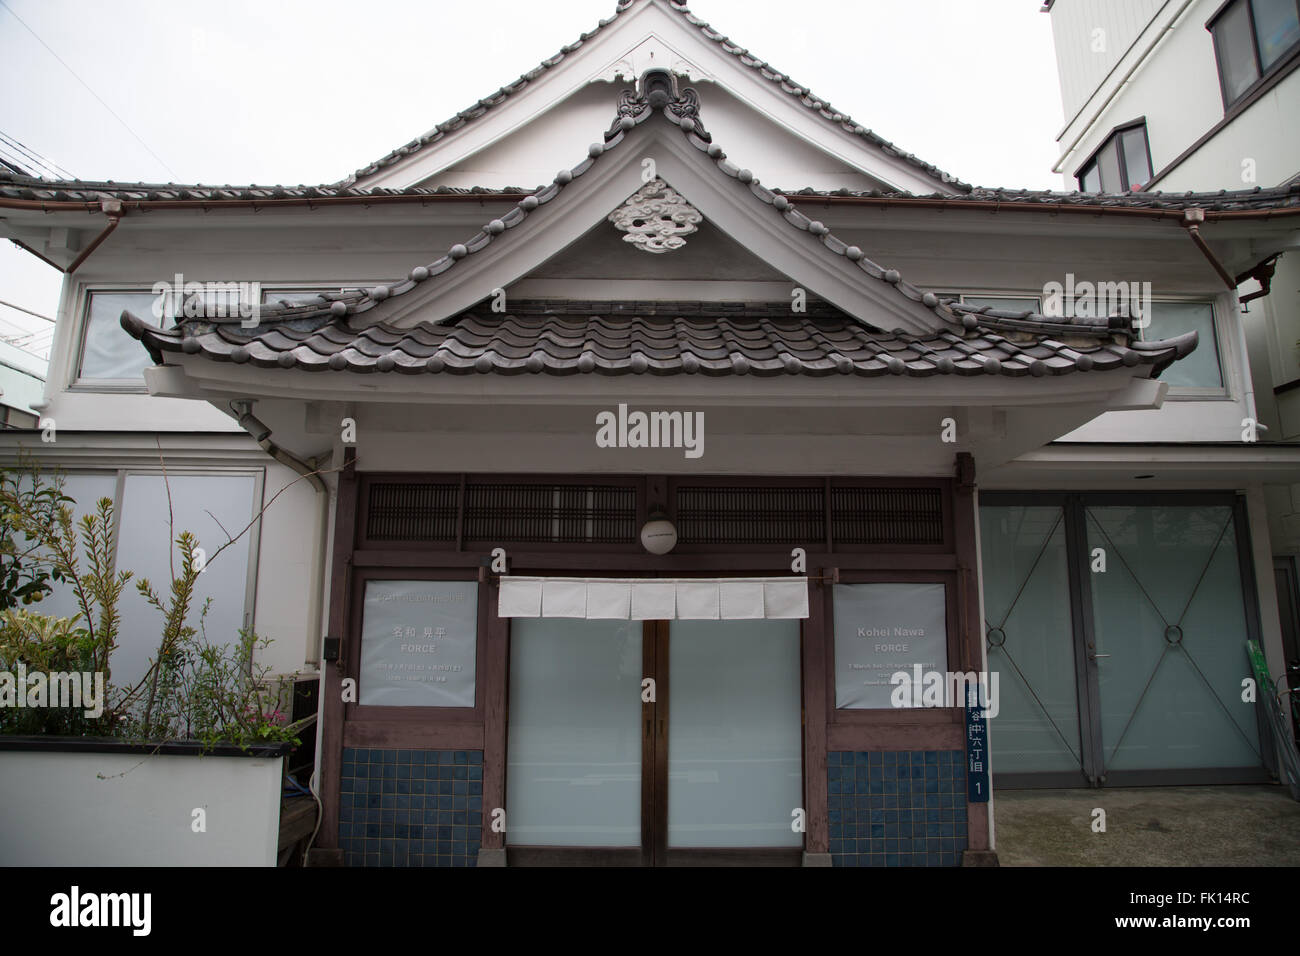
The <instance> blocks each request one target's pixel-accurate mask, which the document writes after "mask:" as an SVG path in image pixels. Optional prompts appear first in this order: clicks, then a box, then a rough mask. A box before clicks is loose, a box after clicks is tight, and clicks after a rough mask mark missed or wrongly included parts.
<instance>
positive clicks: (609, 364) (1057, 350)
mask: <svg viewBox="0 0 1300 956" xmlns="http://www.w3.org/2000/svg"><path fill="white" fill-rule="evenodd" d="M582 305H585V306H593V305H597V304H596V303H582ZM606 305H607V307H606V308H603V309H601V310H599V312H597V313H596V314H592V313H593V310H592V309H591V308H584V309H581V310H571V309H567V308H566V307H565V305H564V304H563V303H556V302H540V301H521V302H517V303H515V304H514V306H513V308H514V310H515V311H514V312H513V313H512V314H509V315H497V314H494V313H490V312H481V311H471V312H468V313H466V314H464V315H462V316H459V317H458V318H457V319H456V320H455V321H454V322H451V323H445V324H440V325H432V324H423V325H418V326H415V327H413V328H409V329H403V328H397V327H394V326H390V325H385V324H376V325H371V326H368V327H366V328H363V329H360V330H356V331H353V330H350V329H348V328H347V327H346V325H345V324H344V323H343V322H341V321H340V320H338V319H335V318H332V317H329V318H327V317H322V318H321V319H320V320H319V321H320V323H321V324H320V325H319V327H318V328H316V329H314V330H305V329H299V330H296V331H294V332H292V333H290V332H288V331H285V330H283V329H280V328H277V327H275V326H270V327H259V328H255V329H242V328H240V327H239V326H238V325H237V324H214V323H211V322H203V321H201V320H190V321H187V322H185V323H184V324H183V325H182V326H181V327H180V328H176V329H168V330H162V329H159V328H157V327H156V326H154V325H152V324H149V323H146V322H144V321H143V320H141V319H138V318H136V317H134V316H132V315H130V314H129V313H124V314H123V316H122V325H123V327H124V328H125V329H126V330H127V331H128V332H129V333H130V334H131V335H132V336H134V337H135V338H137V339H139V340H140V341H141V342H143V343H144V345H145V346H146V347H147V348H148V349H149V352H150V354H151V355H152V356H153V357H154V361H155V362H158V363H163V362H164V361H165V358H166V355H168V354H178V353H191V354H199V355H201V356H203V357H205V358H209V359H212V360H214V361H233V362H246V363H249V364H252V365H254V366H257V367H262V368H277V369H301V370H307V371H324V370H337V371H352V372H361V373H377V374H383V373H385V372H392V371H397V372H401V373H405V374H426V373H427V374H451V375H467V374H502V375H520V374H533V375H537V374H548V375H571V374H580V373H582V374H597V375H637V374H655V375H677V374H700V375H705V376H725V375H754V376H757V377H775V376H784V375H809V376H821V375H831V374H845V373H851V374H857V375H863V376H877V375H898V376H911V377H918V376H920V377H927V376H931V375H936V374H939V375H943V374H956V375H970V376H977V375H987V374H991V373H995V374H1001V375H1007V376H1025V375H1032V374H1034V373H1035V371H1036V370H1037V371H1038V373H1039V374H1042V373H1046V374H1053V375H1059V374H1068V373H1071V372H1076V371H1086V370H1088V369H1089V368H1091V369H1097V370H1107V369H1116V368H1119V367H1121V366H1135V365H1149V366H1153V367H1154V369H1153V373H1154V372H1158V371H1160V370H1161V369H1163V368H1165V367H1167V366H1168V365H1169V364H1171V363H1172V362H1173V361H1175V360H1176V359H1178V358H1181V357H1183V356H1185V355H1187V354H1188V353H1189V352H1191V350H1192V349H1193V348H1194V347H1195V345H1196V335H1195V333H1188V334H1187V335H1184V336H1181V337H1179V338H1177V339H1172V340H1169V341H1164V342H1131V341H1129V339H1128V336H1127V335H1126V334H1124V333H1123V332H1122V331H1117V330H1111V329H1105V328H1102V327H1099V326H1098V327H1093V328H1086V329H1077V330H1075V332H1074V334H1075V336H1076V337H1078V338H1079V339H1089V340H1090V344H1089V345H1087V346H1083V347H1075V346H1068V345H1065V344H1064V343H1063V342H1061V341H1059V340H1057V339H1055V338H1053V337H1052V336H1053V332H1052V331H1051V329H1050V328H1046V327H1045V328H1041V329H1040V330H1039V331H1038V332H1037V333H1036V334H1034V333H1030V332H1028V331H1027V328H1028V327H1029V326H1030V325H1032V324H1033V320H1030V319H1021V320H1018V321H1019V322H1020V324H1021V325H1022V326H1025V327H1026V328H1025V329H1022V330H1021V333H1022V335H1021V337H1028V341H1026V342H1025V343H1023V344H1020V343H1015V342H1012V341H1011V340H1009V339H1007V338H1005V337H1004V336H1001V335H999V334H997V333H996V332H990V331H989V330H988V329H986V328H985V327H984V326H982V325H981V326H980V328H979V329H977V330H974V331H970V332H967V333H965V337H962V336H960V335H957V334H956V333H953V332H951V331H948V330H939V331H937V332H935V333H933V334H930V335H916V334H912V333H902V332H881V331H876V330H872V329H870V328H868V327H866V326H864V325H862V324H861V323H860V322H858V321H857V320H855V319H853V318H852V317H850V316H847V315H843V314H840V313H835V312H833V311H832V310H828V309H826V308H818V309H816V310H814V311H815V312H816V314H803V315H792V314H791V313H790V312H789V306H788V304H787V303H771V304H767V303H748V304H740V305H741V307H742V308H746V307H747V311H746V312H744V313H742V314H737V311H736V309H735V308H734V306H735V305H737V304H735V303H719V304H717V305H716V307H714V306H713V305H712V304H710V303H697V304H695V309H696V311H697V312H698V313H699V314H697V315H696V316H694V317H692V318H686V317H684V316H674V315H672V314H671V303H661V304H659V306H658V307H657V309H656V311H657V313H658V314H656V315H653V316H646V315H636V314H619V313H624V312H625V310H624V309H622V308H620V307H619V304H616V303H607V304H606ZM710 313H711V314H710ZM983 321H988V320H987V319H984V318H981V322H983ZM187 342H188V343H189V344H188V346H187V345H186V344H185V343H187ZM344 343H346V344H344ZM650 343H655V344H650Z"/></svg>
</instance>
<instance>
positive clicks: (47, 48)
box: [0, 0, 180, 179]
mask: <svg viewBox="0 0 1300 956" xmlns="http://www.w3.org/2000/svg"><path fill="white" fill-rule="evenodd" d="M0 7H4V8H5V9H6V10H8V11H9V15H10V16H11V17H13V18H14V19H15V20H17V21H18V22H19V23H21V24H22V26H23V29H24V30H26V31H27V32H28V33H30V34H31V35H32V36H33V37H35V38H36V42H37V43H39V44H40V45H41V46H43V47H45V49H46V50H47V51H48V52H49V54H50V56H52V57H54V59H56V60H58V61H59V62H60V63H62V64H63V68H64V69H65V70H67V71H68V72H69V73H71V74H72V76H73V78H74V79H75V80H76V81H77V82H78V83H80V84H81V85H82V86H84V87H85V88H86V92H88V93H89V94H90V95H91V96H93V97H94V98H95V99H96V100H98V101H99V105H100V106H102V107H104V109H106V110H108V111H109V112H110V113H112V114H113V118H114V119H115V120H117V121H118V122H119V123H121V124H122V127H123V128H124V129H125V130H126V131H127V132H128V133H130V134H131V135H132V136H134V137H135V141H136V142H137V143H139V144H140V145H141V146H143V147H144V148H145V151H146V152H147V153H148V154H149V155H150V156H152V157H153V158H154V159H156V160H158V163H159V165H160V166H162V168H163V169H165V170H167V172H169V173H171V174H172V176H173V177H175V178H177V179H179V178H180V177H179V176H176V171H175V170H174V169H172V168H171V167H170V166H168V165H167V164H166V163H165V162H163V159H162V157H161V156H159V155H158V154H157V153H155V152H154V151H153V150H152V149H150V148H149V144H148V143H146V142H145V141H144V140H142V139H141V138H140V137H139V136H138V135H137V134H136V131H135V130H133V129H132V128H131V127H130V126H128V125H127V122H126V120H124V119H122V117H120V116H118V115H117V113H116V112H115V111H114V109H113V107H111V106H109V105H108V104H107V103H105V102H104V100H103V98H102V97H100V95H99V94H98V93H96V92H95V91H94V90H92V89H91V88H90V84H89V83H87V82H86V81H85V80H83V79H82V78H81V77H80V76H78V75H77V71H76V70H74V69H73V68H72V67H70V66H68V64H67V63H66V62H64V60H63V57H61V56H59V55H58V54H57V53H55V52H54V51H53V50H52V49H50V45H49V44H48V43H46V42H45V41H44V40H42V39H41V38H40V36H39V35H38V34H37V33H36V31H35V30H33V29H32V28H31V27H29V26H28V25H27V23H26V22H25V21H24V20H23V18H22V17H20V16H19V15H18V14H16V13H14V11H13V9H12V8H11V7H10V6H9V5H8V4H7V3H5V2H4V0H0Z"/></svg>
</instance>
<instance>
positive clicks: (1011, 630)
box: [980, 505, 1082, 773]
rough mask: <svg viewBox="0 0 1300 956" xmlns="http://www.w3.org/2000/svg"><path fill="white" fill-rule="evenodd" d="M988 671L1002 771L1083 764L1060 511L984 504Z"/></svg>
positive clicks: (994, 745)
mask: <svg viewBox="0 0 1300 956" xmlns="http://www.w3.org/2000/svg"><path fill="white" fill-rule="evenodd" d="M980 545H981V551H982V556H983V568H984V616H985V622H986V623H985V631H986V639H987V643H988V669H989V672H990V673H996V674H997V675H998V697H999V710H998V715H997V717H996V718H994V719H993V721H992V723H991V727H990V734H989V740H990V744H989V746H990V748H991V751H990V752H991V753H992V755H993V760H994V768H995V770H996V771H997V772H999V773H1031V772H1041V771H1071V770H1079V769H1080V768H1081V764H1082V759H1081V756H1080V739H1079V707H1078V693H1077V690H1076V684H1075V672H1074V644H1073V632H1072V629H1071V620H1070V586H1069V578H1068V570H1067V563H1066V545H1065V521H1064V517H1063V515H1062V512H1061V509H1060V507H1057V506H1048V507H1024V506H1021V505H1011V506H998V505H985V506H983V507H981V508H980Z"/></svg>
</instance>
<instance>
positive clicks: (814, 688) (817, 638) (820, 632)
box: [803, 568, 831, 866]
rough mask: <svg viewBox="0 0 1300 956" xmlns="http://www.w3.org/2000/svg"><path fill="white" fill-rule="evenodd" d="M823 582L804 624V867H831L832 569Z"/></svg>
mask: <svg viewBox="0 0 1300 956" xmlns="http://www.w3.org/2000/svg"><path fill="white" fill-rule="evenodd" d="M814 573H815V574H816V575H817V576H818V577H819V578H820V580H819V581H818V582H817V583H815V584H813V585H812V587H811V588H810V591H809V595H808V619H807V620H806V621H804V623H803V757H804V812H805V815H806V827H807V830H806V832H805V834H804V863H805V865H818V866H829V865H830V822H829V817H828V808H827V803H828V800H827V782H826V642H827V633H828V632H829V630H830V626H829V623H828V622H829V617H828V614H827V608H828V607H829V605H830V588H831V585H830V584H829V583H827V578H828V577H829V576H830V569H829V568H818V569H817V570H816V571H815V572H814Z"/></svg>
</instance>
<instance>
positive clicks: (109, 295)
mask: <svg viewBox="0 0 1300 956" xmlns="http://www.w3.org/2000/svg"><path fill="white" fill-rule="evenodd" d="M157 301H158V296H156V295H154V294H153V293H151V292H93V293H91V295H90V304H89V306H88V307H87V309H86V324H85V331H84V332H83V334H82V340H81V341H82V347H81V364H80V367H79V369H78V373H77V380H78V381H79V382H99V383H111V382H116V383H119V384H140V383H141V382H142V380H143V379H144V370H145V369H146V368H148V367H149V366H150V365H152V364H153V363H152V362H151V361H150V359H149V353H148V352H146V351H145V348H144V346H143V345H141V344H140V343H139V342H137V341H136V340H135V339H133V338H131V336H130V335H128V334H127V333H126V331H125V330H124V329H123V328H122V321H121V320H122V313H123V312H130V313H131V314H132V315H134V316H135V317H136V318H138V319H143V320H144V321H145V322H153V323H155V324H157V323H158V322H159V321H164V322H166V323H167V324H168V325H170V324H171V322H170V320H167V319H163V320H159V319H158V318H157V316H155V315H154V313H153V308H154V304H155V303H156V302H157Z"/></svg>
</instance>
